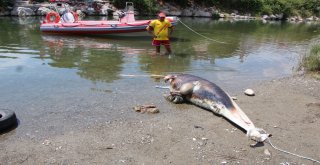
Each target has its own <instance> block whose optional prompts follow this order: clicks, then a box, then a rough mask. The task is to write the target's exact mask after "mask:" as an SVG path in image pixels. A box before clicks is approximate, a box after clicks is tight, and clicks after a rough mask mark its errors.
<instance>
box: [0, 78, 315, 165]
mask: <svg viewBox="0 0 320 165" xmlns="http://www.w3.org/2000/svg"><path fill="white" fill-rule="evenodd" d="M252 89H253V90H254V91H255V92H256V96H254V97H249V96H245V95H244V94H243V93H242V91H238V92H237V93H230V95H232V96H236V97H237V99H238V100H237V101H236V102H237V103H238V105H239V106H240V107H241V108H242V109H243V110H244V112H245V113H246V114H247V115H248V116H249V118H250V119H251V120H252V121H253V122H254V123H255V125H256V126H257V127H261V128H263V129H265V130H266V131H267V132H268V133H271V134H273V137H272V138H271V140H272V142H273V144H274V145H275V146H277V147H280V148H281V149H285V150H288V151H291V152H294V153H296V154H301V155H304V156H309V157H312V158H314V159H317V160H320V155H319V153H320V142H319V140H318V138H316V137H318V134H319V132H320V102H319V100H320V92H319V91H320V81H318V80H315V79H312V78H310V77H309V76H305V75H297V76H293V77H289V78H282V79H278V80H273V81H267V82H263V83H260V84H257V85H255V86H253V87H252ZM136 93H137V92H136ZM138 97H143V95H142V96H140V95H139V96H138ZM105 99H106V98H105ZM95 100H96V103H95V104H97V105H99V103H98V102H99V100H100V99H95ZM125 100H126V99H124V101H121V100H117V101H119V102H120V103H121V104H117V105H118V106H117V107H114V110H116V111H118V112H119V114H120V116H118V117H117V118H113V119H110V120H107V119H105V120H103V118H104V116H105V115H106V114H105V113H106V112H105V111H101V113H99V114H97V109H104V108H106V107H103V106H102V107H95V109H96V110H95V113H94V114H92V113H90V111H80V112H81V113H77V114H74V113H72V112H70V110H71V109H70V110H69V111H61V112H60V111H56V112H54V114H51V113H50V114H39V115H35V116H38V117H37V118H35V119H34V121H30V122H29V126H28V125H27V126H25V125H20V126H19V127H18V128H17V129H15V130H13V131H11V132H8V133H6V134H2V135H0V153H2V154H0V162H1V163H3V164H34V163H35V162H36V163H38V164H159V165H160V164H201V165H202V164H280V163H289V164H312V162H311V161H309V160H304V159H300V158H297V157H295V156H291V155H288V154H285V153H281V152H278V151H275V150H274V149H272V148H271V146H270V145H269V144H267V143H265V144H264V145H262V146H259V147H256V148H251V147H250V146H249V144H250V143H251V142H250V141H249V140H248V139H247V138H246V136H245V133H244V132H242V131H240V130H239V129H238V128H236V127H235V126H233V125H232V124H230V123H229V122H228V121H226V120H225V119H224V118H221V117H218V116H216V115H213V114H212V113H210V112H208V111H204V110H201V109H199V108H198V107H195V106H193V105H189V104H180V105H174V104H171V103H169V102H167V101H165V100H164V99H163V98H162V95H161V94H160V93H159V94H158V95H155V96H154V97H152V98H151V97H150V98H149V97H148V99H147V100H145V102H144V103H154V104H155V105H156V106H157V107H158V108H159V109H160V113H158V114H147V113H144V114H142V113H137V112H135V111H134V110H132V105H129V104H127V103H126V101H125ZM79 101H80V100H79ZM100 101H101V100H100ZM106 101H107V100H106ZM141 104H143V103H141ZM75 105H78V106H77V110H82V109H83V110H85V109H88V106H86V105H83V104H82V103H80V102H79V103H77V104H76V103H75ZM58 106H59V105H58ZM44 107H46V106H45V105H44ZM47 108H49V107H47ZM66 108H68V107H66ZM124 111H125V113H123V112H124ZM98 112H100V111H98ZM121 112H122V113H121ZM128 112H129V113H132V116H130V117H128V116H121V114H127V113H128ZM17 115H18V118H20V120H21V123H28V122H27V121H25V119H24V118H23V117H24V116H25V115H28V114H17ZM54 119H60V122H59V123H52V122H51V120H54ZM89 119H90V120H92V121H93V122H92V124H91V125H82V124H81V123H78V120H80V121H81V120H89ZM39 121H42V122H45V123H46V124H43V125H42V126H40V127H35V126H36V125H37V124H32V123H37V122H39ZM72 121H73V122H72ZM64 122H67V123H68V122H69V125H68V126H60V124H61V123H64ZM33 125H34V126H33ZM58 126H59V127H58ZM28 127H34V128H33V129H31V130H30V129H27V128H28ZM68 127H71V128H73V129H71V130H70V129H68ZM24 128H26V129H24ZM57 129H58V130H59V131H53V130H57ZM53 132H54V134H53Z"/></svg>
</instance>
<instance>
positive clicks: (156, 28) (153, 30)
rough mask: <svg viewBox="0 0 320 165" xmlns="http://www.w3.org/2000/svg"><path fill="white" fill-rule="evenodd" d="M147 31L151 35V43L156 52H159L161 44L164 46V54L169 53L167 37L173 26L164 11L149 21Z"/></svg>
mask: <svg viewBox="0 0 320 165" xmlns="http://www.w3.org/2000/svg"><path fill="white" fill-rule="evenodd" d="M147 31H148V33H149V34H150V35H151V36H152V37H153V40H152V45H153V46H155V47H156V53H157V54H160V46H161V45H164V47H165V48H166V51H167V52H166V54H170V53H171V47H170V40H169V38H170V35H171V34H172V32H173V26H172V24H171V22H170V21H169V20H167V19H166V15H165V14H164V13H162V12H161V13H159V14H158V19H156V20H153V21H151V22H150V24H149V26H148V27H147Z"/></svg>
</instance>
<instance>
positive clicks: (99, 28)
mask: <svg viewBox="0 0 320 165" xmlns="http://www.w3.org/2000/svg"><path fill="white" fill-rule="evenodd" d="M150 22H151V20H140V21H135V22H131V23H120V22H118V21H78V22H77V23H42V24H41V26H40V31H41V32H43V33H50V34H64V35H69V34H73V35H76V34H88V35H90V34H118V33H119V34H120V33H134V32H143V31H146V28H147V26H148V25H149V23H150ZM171 23H172V25H173V26H175V25H176V24H177V21H174V20H172V21H171Z"/></svg>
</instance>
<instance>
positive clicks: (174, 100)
mask: <svg viewBox="0 0 320 165" xmlns="http://www.w3.org/2000/svg"><path fill="white" fill-rule="evenodd" d="M163 96H164V98H165V99H166V100H167V101H170V102H172V103H175V104H180V103H183V102H184V98H183V97H182V96H181V95H179V94H172V93H171V94H167V95H163Z"/></svg>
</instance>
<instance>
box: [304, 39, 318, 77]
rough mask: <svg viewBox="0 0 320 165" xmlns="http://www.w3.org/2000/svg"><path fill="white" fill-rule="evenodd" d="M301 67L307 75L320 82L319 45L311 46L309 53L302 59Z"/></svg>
mask: <svg viewBox="0 0 320 165" xmlns="http://www.w3.org/2000/svg"><path fill="white" fill-rule="evenodd" d="M301 65H302V67H303V68H304V69H305V70H306V72H307V73H310V74H311V75H312V76H313V77H315V78H316V79H318V80H320V44H319V43H318V44H315V45H312V47H311V48H310V50H309V52H308V53H306V55H305V56H304V57H303V59H302V62H301Z"/></svg>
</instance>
